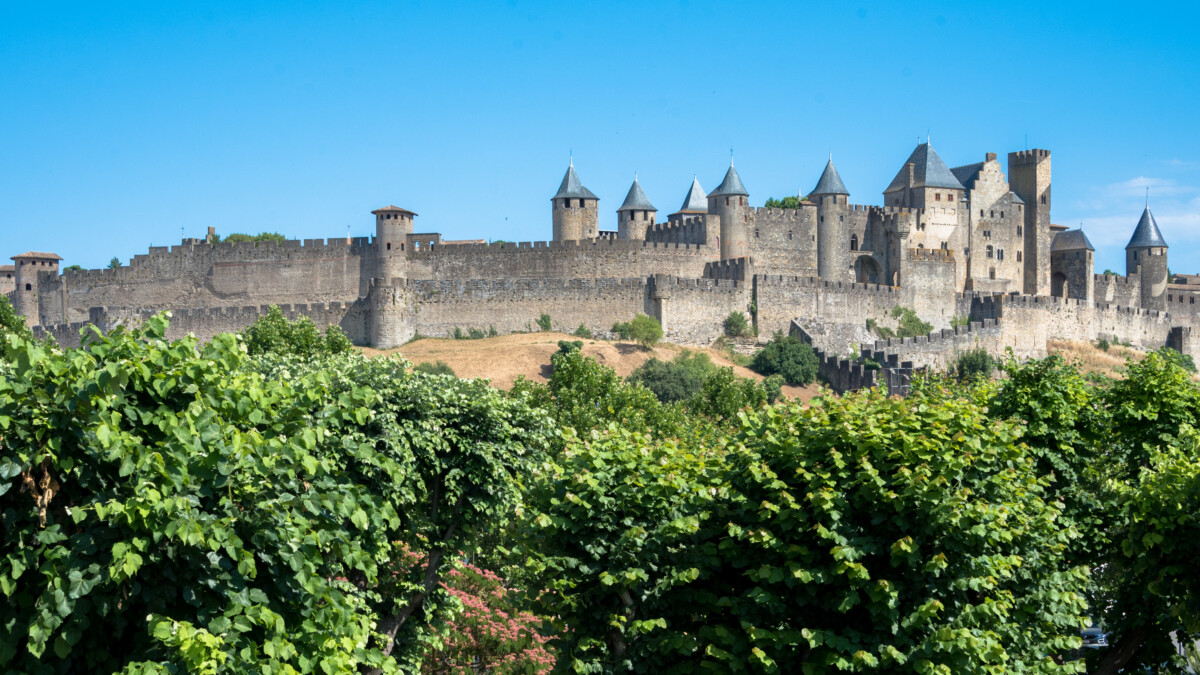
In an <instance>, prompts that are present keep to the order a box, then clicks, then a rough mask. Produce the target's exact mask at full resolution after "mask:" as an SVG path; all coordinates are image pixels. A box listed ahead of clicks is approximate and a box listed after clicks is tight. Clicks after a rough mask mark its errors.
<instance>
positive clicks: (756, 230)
mask: <svg viewBox="0 0 1200 675" xmlns="http://www.w3.org/2000/svg"><path fill="white" fill-rule="evenodd" d="M754 238H755V239H758V228H757V227H756V228H754Z"/></svg>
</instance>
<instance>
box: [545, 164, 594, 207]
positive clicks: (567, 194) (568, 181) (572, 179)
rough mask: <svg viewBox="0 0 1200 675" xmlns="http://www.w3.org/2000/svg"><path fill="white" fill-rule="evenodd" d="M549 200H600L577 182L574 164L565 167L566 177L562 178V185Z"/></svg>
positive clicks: (577, 177) (577, 176) (577, 175)
mask: <svg viewBox="0 0 1200 675" xmlns="http://www.w3.org/2000/svg"><path fill="white" fill-rule="evenodd" d="M551 199H600V198H599V197H597V196H596V195H595V194H594V193H593V192H592V191H591V190H589V189H587V188H585V187H583V183H581V182H579V174H577V173H575V162H573V161H572V162H571V165H570V166H568V167H567V175H565V176H563V179H562V185H559V186H558V192H557V193H556V194H555V195H554V196H553V197H551Z"/></svg>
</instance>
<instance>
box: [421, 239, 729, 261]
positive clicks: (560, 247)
mask: <svg viewBox="0 0 1200 675" xmlns="http://www.w3.org/2000/svg"><path fill="white" fill-rule="evenodd" d="M589 249H593V250H595V249H600V250H607V251H618V252H621V251H662V252H668V251H669V252H671V253H680V254H684V255H704V254H706V253H707V252H706V251H705V247H704V246H702V245H700V244H687V243H668V242H658V241H642V240H637V239H635V240H627V239H612V238H597V239H584V240H569V241H532V242H530V241H522V242H519V243H505V244H457V245H455V246H435V247H433V248H430V249H425V250H419V251H409V252H408V257H409V258H410V259H421V258H432V257H435V256H447V255H452V256H463V255H470V254H473V253H488V254H501V255H504V254H512V255H525V254H530V253H556V252H560V251H570V252H579V251H586V250H589Z"/></svg>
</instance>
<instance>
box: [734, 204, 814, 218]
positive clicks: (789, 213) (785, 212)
mask: <svg viewBox="0 0 1200 675" xmlns="http://www.w3.org/2000/svg"><path fill="white" fill-rule="evenodd" d="M816 208H817V206H816V204H812V203H801V204H800V207H799V208H795V209H781V208H773V207H766V206H759V207H755V208H751V209H750V210H751V212H753V213H754V218H755V219H756V220H764V221H767V220H769V221H773V222H789V221H791V222H796V221H801V220H808V219H811V218H812V217H813V213H814V212H815V210H816ZM806 210H807V212H806Z"/></svg>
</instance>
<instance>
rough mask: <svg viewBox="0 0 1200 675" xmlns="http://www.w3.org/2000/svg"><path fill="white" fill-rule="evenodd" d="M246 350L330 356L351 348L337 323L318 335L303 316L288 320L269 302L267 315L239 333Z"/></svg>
mask: <svg viewBox="0 0 1200 675" xmlns="http://www.w3.org/2000/svg"><path fill="white" fill-rule="evenodd" d="M240 335H241V337H242V340H243V341H244V342H245V343H246V351H247V352H248V353H249V354H250V355H252V356H254V355H258V354H295V355H296V356H318V355H324V356H332V355H334V354H344V353H347V352H349V351H351V350H352V349H354V344H353V343H351V342H350V338H348V337H346V333H345V331H343V330H342V329H341V328H340V327H338V326H329V327H327V328H326V329H325V334H324V335H322V334H321V332H320V331H319V330H317V326H316V324H314V323H313V321H312V319H310V318H308V317H307V316H302V317H300V318H299V319H296V320H295V321H290V320H288V318H287V317H285V316H284V315H283V312H282V311H280V309H279V306H278V305H271V307H270V309H269V310H267V315H266V316H263V317H259V319H258V320H257V321H255V322H254V323H252V324H250V325H249V326H247V327H246V329H245V330H243V331H242V332H241V333H240Z"/></svg>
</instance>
